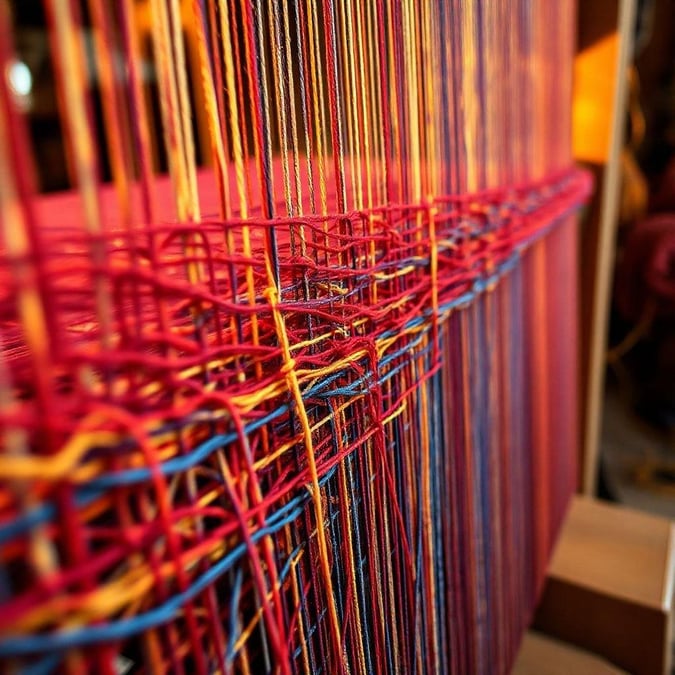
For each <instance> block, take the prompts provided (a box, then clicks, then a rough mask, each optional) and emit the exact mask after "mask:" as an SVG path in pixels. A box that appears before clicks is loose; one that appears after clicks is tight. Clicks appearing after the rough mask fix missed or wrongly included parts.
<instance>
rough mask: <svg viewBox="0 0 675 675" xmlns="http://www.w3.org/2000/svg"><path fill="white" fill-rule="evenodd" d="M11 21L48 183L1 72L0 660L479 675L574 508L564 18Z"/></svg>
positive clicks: (495, 9)
mask: <svg viewBox="0 0 675 675" xmlns="http://www.w3.org/2000/svg"><path fill="white" fill-rule="evenodd" d="M44 6H45V10H46V16H47V24H48V34H49V40H50V50H51V51H50V54H51V62H52V66H53V69H54V74H55V81H56V88H57V94H58V100H59V109H60V116H61V125H62V132H63V137H64V139H65V145H66V150H67V152H66V159H67V164H68V169H69V175H70V177H71V185H72V188H71V189H70V190H69V191H68V192H66V193H58V194H39V189H38V188H37V187H36V180H35V175H36V167H35V162H34V156H33V150H32V148H33V145H32V140H31V138H30V136H29V133H28V127H27V125H26V119H25V115H24V114H23V112H22V110H21V109H20V106H18V105H17V104H16V96H15V94H14V93H13V92H12V91H11V88H10V87H9V85H8V80H7V78H1V79H0V175H1V176H2V180H1V181H0V222H1V231H2V244H1V257H0V292H1V294H2V295H1V302H0V327H1V332H0V336H1V340H2V360H1V361H0V420H1V431H2V453H1V454H0V513H1V517H0V546H1V548H0V664H2V665H1V666H0V668H1V669H2V670H3V671H4V672H16V673H57V672H64V673H78V674H79V673H88V672H92V673H104V674H105V673H110V674H112V673H118V672H142V673H165V672H166V673H177V674H180V673H195V674H198V675H205V674H207V673H260V672H279V673H291V672H305V673H324V674H326V675H328V674H332V673H414V672H419V673H422V672H424V673H440V672H447V673H506V672H508V670H509V668H510V666H511V664H512V662H513V659H514V656H515V652H516V650H517V648H518V645H519V641H520V638H521V637H522V634H523V631H524V629H525V627H526V626H527V624H528V622H529V620H530V618H531V612H532V610H533V607H534V605H535V602H536V599H537V595H538V592H539V589H540V587H541V584H542V581H543V578H544V572H545V568H546V564H547V559H548V555H549V552H550V550H551V547H552V544H553V542H554V539H555V534H556V531H557V528H558V525H559V523H560V521H561V518H562V516H563V514H564V511H565V506H566V503H567V499H568V497H569V495H570V494H571V493H572V491H573V490H574V487H575V484H576V448H577V432H578V429H577V415H576V385H577V382H576V350H577V338H576V329H577V324H576V285H575V281H574V279H575V275H576V264H577V261H576V223H575V211H576V209H577V207H578V206H579V205H580V204H581V203H582V202H583V200H584V198H585V197H586V195H587V194H588V192H589V187H590V186H589V180H588V177H587V176H586V174H584V173H583V172H580V171H579V170H577V169H575V168H574V167H573V166H572V161H571V155H570V99H571V61H572V53H573V36H574V18H575V16H574V5H573V3H572V2H571V1H570V0H560V1H559V2H555V3H553V2H544V1H543V0H541V1H535V2H530V1H528V0H496V1H491V2H486V1H482V0H471V1H468V2H458V1H453V2H445V1H444V0H367V1H361V0H316V1H315V0H288V2H276V1H275V0H194V1H186V2H180V1H179V0H147V1H144V2H136V1H134V0H117V1H116V2H114V3H108V2H99V1H98V0H87V1H86V2H84V1H83V2H82V3H81V2H79V0H45V2H44ZM11 22H12V18H11V14H10V12H9V8H8V5H7V4H6V3H5V2H0V31H1V33H2V34H1V35H0V50H2V54H1V57H2V62H3V64H7V63H10V62H11V61H12V59H13V58H14V51H13V49H14V48H13V46H12V24H11ZM85 25H86V26H87V27H88V28H89V29H90V30H91V31H92V33H93V36H94V42H93V44H94V49H93V53H92V55H91V58H90V57H89V56H87V52H86V51H85V48H84V46H83V42H82V39H81V31H82V28H83V26H85ZM90 61H93V66H92V65H91V63H90ZM148 64H150V65H148ZM92 69H93V71H94V75H92V74H91V72H90V71H91V70H92ZM148 71H150V73H151V76H148ZM87 73H89V74H87ZM93 83H95V85H94V84H93ZM95 99H96V100H97V101H98V102H99V103H100V107H101V110H102V120H103V124H102V128H100V127H101V124H100V123H99V122H97V117H96V115H95V114H94V112H93V110H94V100H95ZM107 174H109V180H106V175H107Z"/></svg>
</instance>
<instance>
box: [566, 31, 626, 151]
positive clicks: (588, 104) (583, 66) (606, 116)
mask: <svg viewBox="0 0 675 675" xmlns="http://www.w3.org/2000/svg"><path fill="white" fill-rule="evenodd" d="M618 48H619V38H618V33H612V34H610V35H607V36H606V37H603V38H602V39H601V40H598V41H597V42H594V43H593V44H592V45H591V46H589V47H588V48H587V49H584V50H583V51H582V52H579V53H578V54H577V56H576V58H575V60H574V102H573V105H572V115H573V117H572V119H573V133H572V139H573V145H574V157H575V159H576V160H577V161H582V162H591V163H593V164H605V163H606V162H607V159H608V157H609V146H610V133H611V127H612V124H611V118H612V106H613V100H614V88H615V86H616V81H615V77H614V74H615V72H616V60H617V57H618Z"/></svg>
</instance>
